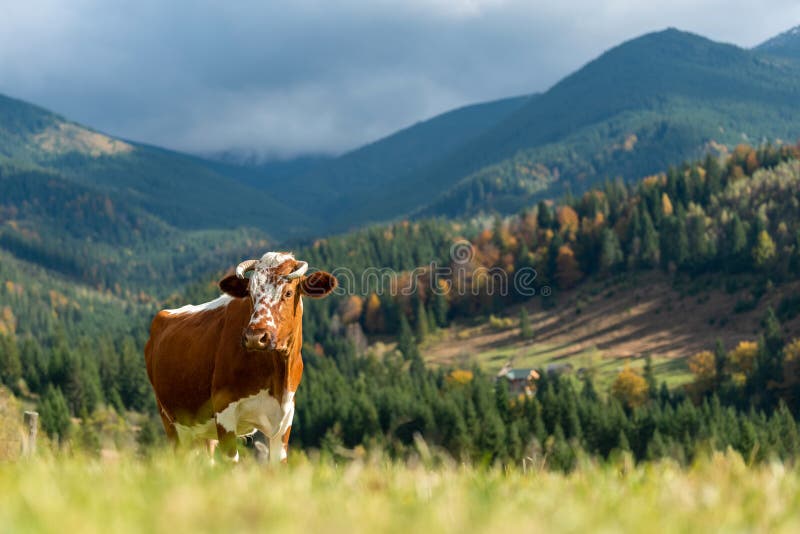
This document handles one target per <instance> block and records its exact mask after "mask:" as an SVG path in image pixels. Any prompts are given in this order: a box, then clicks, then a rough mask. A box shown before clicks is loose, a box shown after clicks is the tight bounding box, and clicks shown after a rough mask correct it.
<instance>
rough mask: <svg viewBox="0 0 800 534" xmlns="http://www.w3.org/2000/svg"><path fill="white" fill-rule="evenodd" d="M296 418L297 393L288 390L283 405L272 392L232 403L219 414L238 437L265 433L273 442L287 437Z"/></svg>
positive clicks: (261, 393) (261, 392)
mask: <svg viewBox="0 0 800 534" xmlns="http://www.w3.org/2000/svg"><path fill="white" fill-rule="evenodd" d="M293 418H294V392H293V391H287V392H286V393H284V395H283V399H281V402H278V399H276V398H275V397H273V396H272V395H270V393H269V390H268V389H262V390H261V391H259V392H258V393H256V394H254V395H251V396H249V397H245V398H243V399H240V400H238V401H235V402H232V403H230V404H229V405H228V406H227V407H225V409H223V410H222V411H221V412H219V413H218V414H217V417H216V420H217V422H218V423H219V424H220V425H221V426H222V427H223V428H224V429H225V430H227V431H229V432H235V433H236V434H237V435H240V436H241V435H246V434H249V433H252V431H253V430H254V429H257V430H260V431H261V432H263V433H264V434H265V435H266V437H267V438H268V439H270V440H274V439H277V438H281V437H283V435H284V434H285V433H286V431H287V430H288V429H289V427H290V426H291V424H292V419H293Z"/></svg>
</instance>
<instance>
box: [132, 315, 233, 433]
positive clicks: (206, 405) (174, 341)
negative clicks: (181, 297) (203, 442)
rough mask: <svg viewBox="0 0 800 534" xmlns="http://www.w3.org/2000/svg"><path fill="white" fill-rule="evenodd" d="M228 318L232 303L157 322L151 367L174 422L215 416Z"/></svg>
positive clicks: (148, 352)
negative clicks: (218, 360) (215, 386)
mask: <svg viewBox="0 0 800 534" xmlns="http://www.w3.org/2000/svg"><path fill="white" fill-rule="evenodd" d="M227 313H228V310H227V303H226V305H223V306H217V307H213V308H205V309H204V308H203V307H202V306H191V307H190V306H187V307H185V308H181V309H179V310H164V311H161V312H159V313H158V315H156V317H155V318H154V319H153V323H152V325H151V327H150V339H148V341H147V344H146V345H145V351H144V352H145V363H146V365H147V374H148V376H149V377H150V382H151V383H152V384H153V390H154V391H155V394H156V399H157V401H158V403H159V405H160V408H161V409H162V410H164V411H165V412H166V413H167V415H168V416H169V418H170V419H171V420H177V421H185V422H187V423H190V422H192V421H204V420H206V419H208V418H209V417H210V416H211V414H212V412H213V410H212V409H211V406H210V402H209V401H210V397H211V384H212V380H213V376H214V360H215V355H216V353H217V351H218V349H219V345H220V342H221V340H220V335H221V333H222V331H223V327H224V325H225V321H226V315H227Z"/></svg>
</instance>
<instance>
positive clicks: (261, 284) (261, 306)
mask: <svg viewBox="0 0 800 534" xmlns="http://www.w3.org/2000/svg"><path fill="white" fill-rule="evenodd" d="M289 260H294V255H292V254H288V253H284V252H267V253H266V254H264V255H263V256H262V257H261V260H259V262H258V264H257V265H256V267H255V269H254V270H253V274H252V276H251V277H250V294H251V296H252V298H253V315H252V317H251V318H250V323H251V324H252V325H255V324H258V323H260V322H261V320H262V318H263V321H264V323H263V324H264V325H265V326H267V327H269V328H273V329H274V328H277V324H276V322H275V317H274V316H273V313H272V308H274V307H275V306H276V305H277V304H278V303H280V301H281V298H282V297H283V291H284V289H285V288H286V285H287V283H288V281H287V280H285V279H281V281H279V282H278V283H274V277H271V276H269V271H270V270H271V269H274V268H276V267H279V266H280V265H282V264H283V263H284V262H287V261H289Z"/></svg>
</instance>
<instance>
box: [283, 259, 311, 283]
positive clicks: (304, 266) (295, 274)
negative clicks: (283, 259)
mask: <svg viewBox="0 0 800 534" xmlns="http://www.w3.org/2000/svg"><path fill="white" fill-rule="evenodd" d="M298 263H300V266H299V267H298V268H297V269H295V270H294V271H293V272H291V273H289V274H287V275H286V279H287V280H292V279H294V278H300V277H301V276H303V275H304V274H306V271H307V270H308V263H306V262H304V261H301V262H298Z"/></svg>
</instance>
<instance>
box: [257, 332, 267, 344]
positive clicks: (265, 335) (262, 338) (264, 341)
mask: <svg viewBox="0 0 800 534" xmlns="http://www.w3.org/2000/svg"><path fill="white" fill-rule="evenodd" d="M259 341H260V342H261V344H262V345H266V344H268V343H269V334H266V333H265V334H264V335H263V336H261V339H259Z"/></svg>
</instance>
